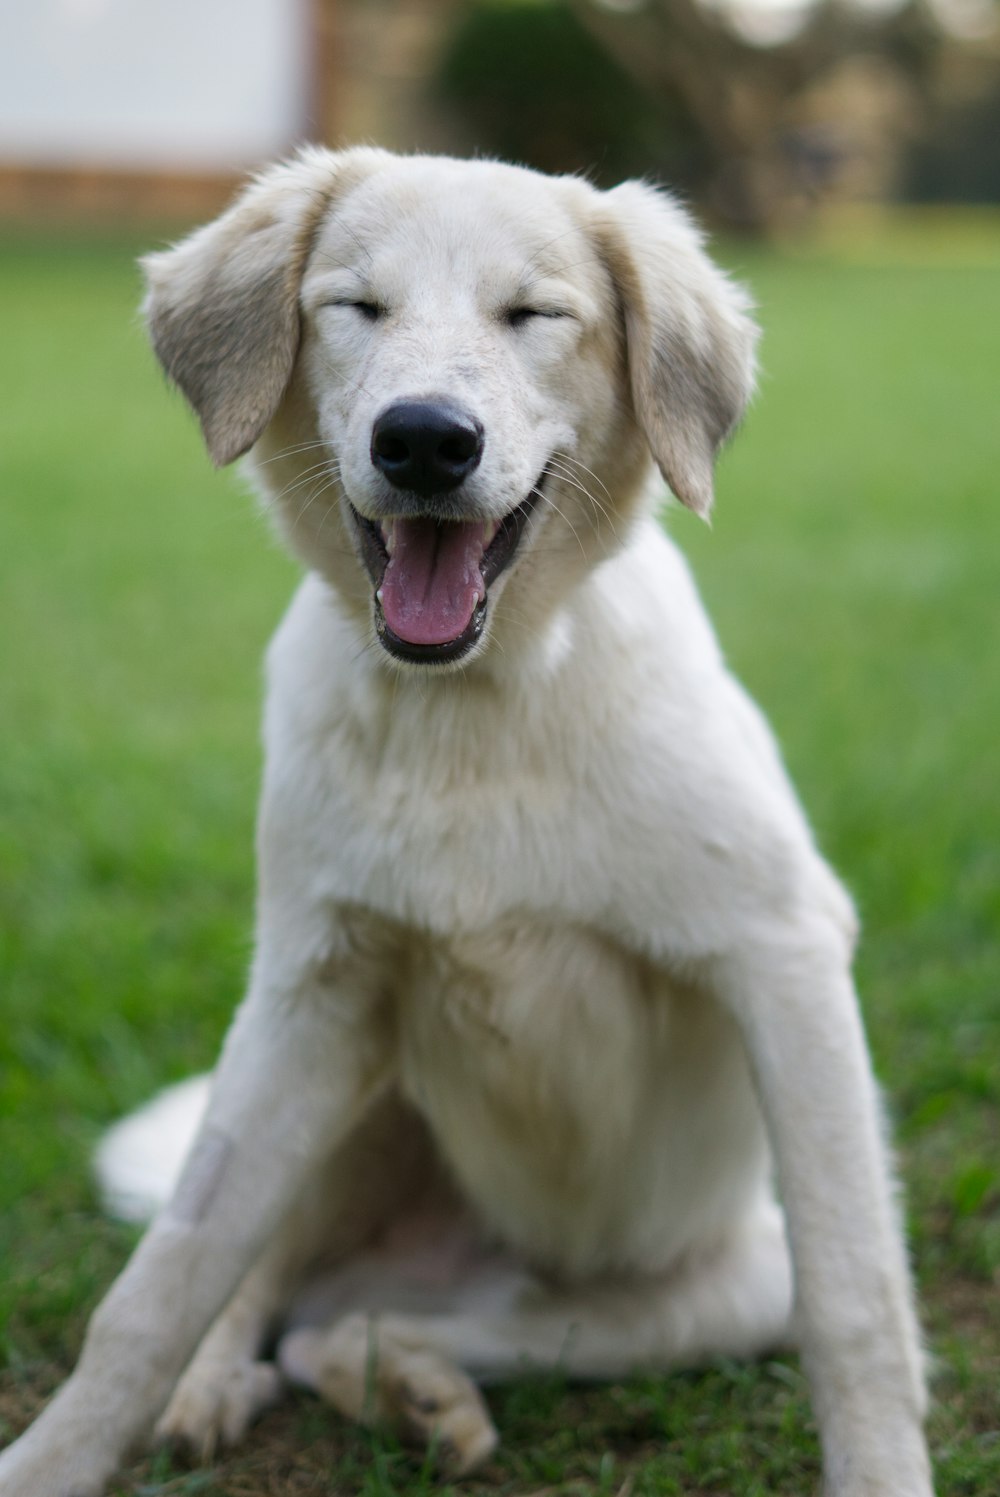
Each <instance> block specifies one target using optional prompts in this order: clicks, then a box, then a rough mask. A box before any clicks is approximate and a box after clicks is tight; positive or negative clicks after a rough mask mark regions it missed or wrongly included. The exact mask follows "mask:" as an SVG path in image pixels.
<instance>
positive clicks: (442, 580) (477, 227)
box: [146, 150, 753, 669]
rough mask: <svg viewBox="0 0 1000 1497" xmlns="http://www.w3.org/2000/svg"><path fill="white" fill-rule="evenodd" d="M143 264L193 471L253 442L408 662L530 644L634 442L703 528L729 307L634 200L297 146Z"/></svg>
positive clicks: (738, 398)
mask: <svg viewBox="0 0 1000 1497" xmlns="http://www.w3.org/2000/svg"><path fill="white" fill-rule="evenodd" d="M146 269H147V274H148V277H149V283H150V295H149V300H148V304H147V310H148V315H149V322H150V327H151V331H152V335H153V340H154V344H155V346H156V348H157V352H158V353H159V355H160V357H161V359H162V360H163V362H164V365H165V367H166V368H167V371H168V373H169V374H170V375H171V376H172V377H173V378H174V379H175V380H176V381H177V383H178V384H179V385H180V386H181V388H182V389H183V390H184V392H185V394H187V396H188V398H189V399H190V400H191V402H192V404H193V405H194V407H195V409H196V410H197V411H198V413H199V415H200V417H201V420H202V424H203V427H204V430H205V434H206V438H207V441H208V444H209V448H210V450H211V452H212V455H213V457H214V458H215V459H216V461H218V462H227V461H230V460H231V459H232V458H233V457H236V456H238V455H239V454H240V453H242V452H244V451H246V450H247V449H248V448H249V447H250V446H252V445H254V444H256V446H255V452H254V456H255V458H256V460H257V467H258V473H259V475H260V477H261V479H262V481H263V484H264V487H265V489H266V491H268V492H269V493H270V495H271V496H272V497H273V499H274V501H275V503H276V505H277V507H278V511H279V517H280V519H281V522H282V526H283V529H284V530H285V533H286V535H287V536H288V538H289V540H290V541H291V543H292V545H293V547H294V548H295V549H296V550H297V551H298V552H299V554H300V555H301V556H302V557H303V559H304V560H305V561H306V563H307V565H309V566H312V567H314V568H316V569H317V570H319V571H320V572H321V573H323V574H324V575H326V576H327V577H328V578H329V579H330V580H331V581H332V582H333V583H334V585H335V586H336V587H337V588H338V590H339V591H340V593H341V594H342V595H343V597H344V598H345V600H346V601H347V603H348V605H349V606H350V607H352V608H353V609H354V611H355V613H356V615H357V616H358V618H359V622H362V626H363V627H364V628H371V629H373V630H374V632H375V635H376V637H377V639H378V640H379V642H380V644H381V645H382V646H383V647H384V649H385V650H386V651H387V652H388V654H389V655H390V656H391V657H393V659H394V660H395V661H396V662H397V663H400V664H402V665H410V666H412V665H419V666H422V667H425V668H426V667H427V666H433V667H435V668H437V669H440V668H441V667H443V666H448V665H454V664H455V663H457V662H459V661H462V662H463V663H468V661H470V660H471V659H473V658H475V656H477V655H479V654H481V653H482V652H483V651H484V650H485V649H486V647H487V645H488V643H489V641H490V639H491V638H492V637H494V636H495V635H496V632H497V629H498V628H500V627H503V628H504V630H505V634H506V638H507V641H509V643H511V644H516V641H517V638H518V636H520V637H522V638H524V637H525V636H532V635H534V633H535V632H536V631H537V629H538V628H539V627H541V626H542V625H543V624H544V621H545V619H546V617H547V616H548V615H549V614H551V612H552V610H553V609H554V608H555V607H557V606H558V604H559V602H560V601H561V600H562V598H563V597H564V596H565V594H566V592H567V590H568V589H569V588H571V587H572V586H573V585H574V583H575V582H576V580H577V579H578V578H579V576H580V574H581V572H582V571H583V570H585V569H586V568H589V567H591V566H593V565H594V564H595V563H596V562H597V561H598V560H600V559H601V558H602V557H603V556H606V555H608V554H609V553H610V552H611V551H612V550H614V549H615V548H616V547H617V546H618V545H619V544H620V543H621V541H622V539H623V538H624V534H625V532H626V530H627V529H628V526H629V524H630V522H631V520H632V518H633V515H634V513H635V511H636V509H637V507H638V504H639V501H640V495H641V493H642V489H643V479H644V477H645V473H646V469H647V467H648V464H649V455H650V452H652V455H653V456H654V457H655V459H656V461H657V462H658V463H659V465H660V467H661V469H662V471H663V472H664V474H665V476H666V477H667V479H668V481H669V482H670V484H671V486H672V488H673V489H674V492H675V493H676V494H677V495H678V497H680V498H681V499H682V500H684V501H685V502H686V503H688V504H689V505H691V506H692V507H693V508H695V509H697V510H699V511H701V512H703V513H704V512H706V511H707V509H708V507H709V504H710V502H711V473H712V462H713V458H714V455H715V452H716V450H717V448H718V446H719V444H720V443H721V442H722V441H723V440H724V438H725V436H726V435H727V434H728V432H729V431H730V429H731V428H732V426H733V425H734V424H735V422H736V420H737V419H738V417H739V415H740V413H741V411H742V408H743V405H744V403H745V401H746V398H747V395H748V392H749V387H750V381H751V378H752V362H753V330H752V326H751V324H750V323H749V321H748V320H747V318H746V315H745V307H744V302H743V299H742V296H741V294H740V293H739V292H738V291H737V290H736V288H734V287H733V286H732V285H731V284H730V283H729V282H728V281H727V280H726V279H725V278H724V277H723V276H722V275H720V273H719V272H718V271H717V270H715V268H714V267H713V266H712V265H711V263H710V262H709V261H708V260H707V258H706V257H705V255H704V254H703V252H702V250H701V247H700V242H699V239H698V236H697V234H696V232H695V231H694V230H693V228H692V226H691V225H690V223H689V221H688V220H687V219H686V217H685V216H684V214H683V213H682V212H681V210H680V209H679V208H678V207H677V206H676V205H675V204H674V203H673V202H672V201H671V200H670V199H668V198H665V197H663V196H662V195H660V194H657V193H655V192H653V191H652V190H651V189H649V188H646V187H643V186H640V185H638V184H625V186H623V187H621V188H618V189H616V190H615V191H614V192H611V193H600V192H597V191H596V190H594V189H593V188H591V187H590V186H589V185H588V184H586V183H584V182H581V181H580V180H578V179H575V178H548V177H543V176H540V175H539V174H537V173H534V172H529V171H526V170H523V169H520V168H516V167H509V166H501V165H498V164H496V163H490V162H459V161H453V160H449V159H446V158H434V157H410V158H402V157H394V156H391V155H389V154H387V153H384V152H379V151H367V150H360V151H351V152H344V153H340V154H333V153H328V152H315V151H314V152H309V153H307V154H304V155H303V156H301V157H300V158H299V159H298V160H297V161H296V162H294V163H292V164H290V165H288V166H284V167H278V168H275V169H274V170H273V171H272V172H270V173H269V174H267V175H266V176H265V177H264V178H262V179H261V180H260V182H258V183H257V184H256V185H255V186H253V187H252V188H250V189H249V191H248V192H247V193H246V194H245V195H244V197H243V198H242V199H241V200H240V201H239V202H238V203H237V204H236V206H235V207H234V208H233V209H231V210H230V211H229V213H228V214H226V215H224V217H223V218H222V219H220V220H219V221H218V222H217V223H216V224H213V225H210V226H209V227H208V228H207V229H203V230H201V231H199V233H197V234H195V235H193V236H192V237H191V238H190V239H189V240H187V241H186V242H185V243H184V244H182V245H180V246H179V247H178V248H176V249H174V250H171V251H168V252H167V253H166V254H164V255H158V256H153V257H150V259H149V260H148V261H147V262H146ZM505 593H507V594H508V595H509V596H508V597H507V599H506V600H505V601H503V602H502V601H501V600H502V598H503V595H504V594H505ZM498 620H499V623H498V622H497V621H498Z"/></svg>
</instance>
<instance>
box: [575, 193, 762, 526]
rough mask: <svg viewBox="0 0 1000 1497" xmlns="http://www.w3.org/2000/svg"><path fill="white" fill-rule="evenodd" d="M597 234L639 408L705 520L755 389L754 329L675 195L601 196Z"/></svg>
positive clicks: (674, 479)
mask: <svg viewBox="0 0 1000 1497" xmlns="http://www.w3.org/2000/svg"><path fill="white" fill-rule="evenodd" d="M598 212H599V222H598V235H599V239H600V243H601V248H602V252H603V254H604V257H605V261H606V263H607V265H608V268H609V270H610V271H611V275H612V278H613V280H614V282H615V286H616V287H617V290H618V294H619V297H620V299H621V303H622V307H623V309H624V316H625V336H626V344H627V351H628V363H629V379H630V383H631V389H632V402H633V405H634V408H635V414H636V417H637V419H638V421H639V424H640V426H641V427H642V429H643V431H644V432H645V434H646V438H647V440H648V442H649V445H650V448H651V450H652V453H653V456H654V458H655V459H656V462H657V464H658V465H659V468H660V471H661V473H662V474H663V476H664V478H665V479H666V480H667V483H668V484H669V485H670V487H671V489H672V490H673V492H674V493H675V494H676V495H677V498H678V499H680V500H682V501H683V502H684V503H685V504H686V505H687V506H688V507H689V509H693V510H694V511H695V512H696V513H697V514H699V515H701V516H702V517H707V515H708V513H709V511H710V510H711V507H712V498H713V491H712V476H713V469H714V462H715V456H716V453H717V452H718V450H719V448H720V446H721V445H722V443H723V442H724V441H725V439H726V437H728V436H729V434H730V432H731V431H732V430H733V428H734V427H735V426H736V424H737V422H738V421H739V419H740V417H741V416H742V414H743V411H744V408H745V406H746V403H747V401H748V400H749V398H750V394H751V391H752V389H753V379H754V368H755V364H754V348H755V345H756V341H757V328H756V325H755V324H754V323H753V321H752V320H751V318H750V317H749V315H748V312H749V308H750V300H749V297H748V296H747V294H746V293H745V292H744V291H743V289H742V288H741V287H739V286H737V285H735V284H734V283H733V282H732V281H730V280H729V279H728V278H727V277H726V276H725V275H724V274H723V273H722V271H721V270H719V269H718V267H717V266H715V265H714V264H713V263H712V261H711V260H710V259H709V258H708V256H707V255H706V253H705V251H704V249H703V248H702V236H701V234H700V233H699V231H698V230H697V229H696V228H695V226H694V224H693V223H692V221H691V219H690V218H689V217H688V215H687V214H686V213H685V211H684V209H683V208H681V206H680V205H679V204H678V203H677V202H675V200H674V199H673V198H671V197H670V196H668V195H667V194H666V193H664V192H659V191H657V190H656V189H654V188H652V187H648V186H646V185H645V184H644V183H642V182H625V183H623V184H622V185H621V186H620V187H616V188H613V189H612V191H611V192H606V193H602V194H601V196H600V208H599V210H598Z"/></svg>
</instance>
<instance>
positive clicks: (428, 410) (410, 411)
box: [371, 400, 484, 494]
mask: <svg viewBox="0 0 1000 1497" xmlns="http://www.w3.org/2000/svg"><path fill="white" fill-rule="evenodd" d="M483 441H484V437H483V428H482V426H481V425H480V423H479V422H478V421H477V420H476V418H475V416H473V415H471V414H470V412H468V411H465V410H463V409H462V408H461V406H457V405H454V404H452V403H451V402H450V401H429V400H400V401H397V402H396V403H395V405H391V406H389V407H388V408H387V409H386V410H384V411H383V412H382V414H381V415H380V416H379V417H378V419H377V420H376V422H375V425H374V426H373V428H372V441H371V460H372V463H373V464H374V465H375V467H376V468H378V469H379V470H380V471H381V472H382V473H383V474H384V475H385V477H386V478H387V479H388V480H389V482H390V483H391V484H393V485H394V486H395V487H396V488H399V489H408V490H410V491H411V492H413V493H417V494H441V493H446V492H447V491H448V490H449V489H454V488H457V487H458V485H459V484H460V483H462V482H463V481H464V479H466V478H467V477H468V476H469V474H470V473H472V472H473V471H474V470H475V469H476V468H477V467H478V465H479V460H480V458H481V457H482V455H483Z"/></svg>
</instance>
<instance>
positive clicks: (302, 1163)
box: [0, 943, 384, 1497]
mask: <svg viewBox="0 0 1000 1497" xmlns="http://www.w3.org/2000/svg"><path fill="white" fill-rule="evenodd" d="M383 1066H384V1056H383V1054H382V1046H381V1043H380V1041H379V1039H378V1034H377V1031H376V1026H375V1023H374V1020H373V1016H372V1015H371V1014H370V1012H369V1011H368V1010H367V1008H366V1005H365V1004H364V1003H363V1002H361V1001H360V1000H359V998H358V996H357V994H355V993H353V992H351V991H350V989H349V987H347V986H346V985H345V984H344V983H343V982H338V983H337V984H335V985H334V986H333V987H331V986H330V984H329V983H328V982H324V981H321V980H320V977H319V976H318V975H310V974H307V973H305V972H302V971H300V972H299V974H298V979H297V980H296V981H289V974H288V973H287V971H282V972H279V971H278V970H277V964H276V963H274V962H272V961H270V960H269V956H268V952H267V949H266V943H265V947H264V948H263V949H262V951H261V953H260V955H259V957H258V961H257V966H256V972H255V977H254V981H253V983H252V985H251V990H250V993H249V995H248V997H247V999H246V1000H245V1002H244V1004H243V1006H242V1007H241V1009H240V1011H239V1013H238V1014H237V1017H236V1020H235V1022H234V1024H233V1027H232V1029H231V1030H230V1033H229V1036H228V1039H227V1041H226V1045H225V1047H224V1050H223V1055H222V1059H221V1061H220V1064H219V1067H218V1070H217V1073H216V1079H215V1083H214V1087H213V1093H212V1100H211V1104H210V1106H209V1110H208V1114H207V1117H206V1119H205V1122H204V1125H203V1126H202V1129H201V1131H200V1133H199V1135H198V1137H197V1139H196V1140H195V1143H194V1145H193V1147H192V1150H191V1154H190V1156H189V1159H188V1163H187V1165H186V1166H185V1169H184V1171H183V1174H182V1176H181V1179H180V1182H179V1184H178V1187H177V1190H176V1192H175V1195H174V1197H173V1200H172V1201H171V1203H170V1204H169V1205H168V1206H167V1207H166V1208H165V1209H164V1211H163V1212H162V1214H161V1215H160V1217H159V1218H158V1219H157V1220H156V1222H154V1224H153V1226H152V1227H151V1228H150V1230H149V1231H148V1232H147V1234H146V1236H145V1237H144V1238H143V1240H142V1242H141V1243H140V1244H139V1246H138V1248H137V1249H136V1251H135V1253H134V1254H133V1256H132V1258H131V1260H130V1261H129V1263H128V1264H127V1266H126V1268H125V1269H124V1271H123V1272H122V1274H121V1275H120V1277H119V1278H118V1279H117V1280H116V1282H115V1283H114V1284H113V1285H112V1287H111V1289H110V1291H109V1292H108V1294H107V1296H106V1298H105V1299H104V1301H103V1302H102V1304H101V1305H100V1306H99V1307H98V1309H97V1310H96V1312H95V1313H94V1315H93V1317H92V1319H91V1322H90V1326H89V1328H88V1330H87V1335H86V1339H85V1342H84V1347H83V1352H82V1355H81V1357H80V1361H79V1363H78V1365H77V1368H76V1371H75V1372H74V1373H73V1375H72V1377H71V1378H70V1379H69V1381H68V1382H67V1383H66V1384H65V1385H64V1387H63V1388H62V1389H61V1390H60V1392H59V1393H58V1394H57V1395H56V1396H55V1398H54V1399H53V1400H52V1402H51V1403H50V1404H49V1406H48V1407H47V1408H46V1409H45V1411H44V1412H43V1413H42V1415H41V1416H40V1418H39V1419H38V1420H37V1421H36V1422H35V1424H34V1425H33V1426H32V1427H31V1429H29V1430H28V1431H27V1433H26V1434H25V1435H23V1436H22V1438H21V1439H20V1440H18V1441H17V1442H16V1443H15V1444H14V1445H13V1446H11V1448H10V1449H9V1450H7V1451H6V1452H4V1454H3V1455H2V1456H0V1494H2V1497H91V1494H96V1493H98V1492H100V1491H101V1490H102V1489H103V1488H104V1486H105V1484H106V1483H107V1481H108V1480H109V1478H110V1477H111V1476H112V1474H113V1473H114V1471H115V1469H116V1468H117V1467H118V1466H119V1464H120V1463H121V1461H122V1459H123V1458H124V1456H125V1455H126V1453H127V1452H128V1450H129V1449H130V1448H131V1447H133V1446H135V1445H136V1444H137V1443H138V1442H139V1441H141V1440H143V1439H144V1438H145V1437H146V1436H147V1435H148V1433H149V1431H150V1430H151V1428H152V1425H153V1422H154V1420H155V1419H156V1417H157V1415H158V1414H159V1413H160V1412H161V1411H162V1409H163V1407H164V1405H165V1404H166V1402H167V1399H168V1398H169V1396H170V1393H171V1391H172V1389H173V1387H174V1384H175V1382H176V1380H177V1378H178V1377H179V1375H180V1373H181V1371H182V1370H183V1368H184V1366H185V1364H186V1363H187V1361H188V1360H189V1358H190V1357H191V1355H192V1353H193V1352H194V1350H195V1347H196V1346H197V1344H198V1342H199V1340H200V1339H201V1337H202V1335H203V1334H204V1332H205V1330H206V1328H207V1326H208V1325H209V1323H210V1322H211V1321H212V1319H213V1318H214V1317H215V1316H216V1315H217V1314H218V1312H219V1311H220V1309H221V1308H222V1306H223V1305H224V1304H225V1302H226V1301H227V1299H228V1298H229V1296H230V1295H231V1294H232V1292H233V1290H234V1289H235V1287H236V1285H237V1284H238V1283H239V1281H240V1280H241V1278H242V1277H243V1275H244V1274H245V1273H246V1272H247V1270H248V1268H249V1267H250V1265H251V1263H252V1262H253V1261H254V1260H255V1259H256V1258H257V1256H258V1255H259V1253H260V1252H261V1250H262V1248H263V1247H264V1245H265V1243H266V1242H267V1241H268V1238H269V1237H270V1235H271V1233H272V1232H273V1230H274V1229H275V1227H276V1225H277V1223H278V1222H279V1221H280V1219H281V1218H282V1216H283V1215H284V1214H285V1213H286V1212H287V1211H288V1209H289V1207H290V1205H291V1203H292V1201H293V1198H294V1197H295V1195H296V1194H297V1193H298V1191H299V1190H300V1188H301V1186H302V1184H303V1181H304V1180H305V1178H306V1176H307V1173H308V1172H309V1171H310V1169H312V1168H313V1167H315V1166H316V1165H317V1164H318V1162H319V1161H320V1160H321V1159H323V1158H324V1157H325V1156H326V1155H328V1153H329V1151H330V1150H331V1148H332V1147H334V1146H335V1145H336V1143H337V1141H338V1139H339V1138H340V1137H342V1136H343V1135H344V1134H345V1133H346V1132H347V1130H348V1129H349V1128H350V1127H351V1126H352V1125H353V1123H354V1121H355V1120H356V1118H357V1117H358V1115H359V1113H360V1111H361V1110H362V1109H363V1108H364V1106H365V1105H366V1103H367V1101H368V1099H369V1098H370V1096H371V1095H372V1094H373V1093H374V1091H375V1090H377V1088H378V1086H379V1084H380V1081H381V1073H382V1069H383Z"/></svg>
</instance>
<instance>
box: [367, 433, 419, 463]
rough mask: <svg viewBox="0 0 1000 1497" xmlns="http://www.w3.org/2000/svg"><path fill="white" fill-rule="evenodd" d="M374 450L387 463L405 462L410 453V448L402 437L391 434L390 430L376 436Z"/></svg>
mask: <svg viewBox="0 0 1000 1497" xmlns="http://www.w3.org/2000/svg"><path fill="white" fill-rule="evenodd" d="M372 450H373V451H374V452H375V453H377V454H378V456H379V457H381V458H383V459H384V460H385V461H386V462H387V463H405V462H406V459H407V458H408V457H409V455H410V449H409V448H408V447H407V445H406V443H405V442H404V441H403V439H402V437H393V436H390V435H389V433H388V432H382V433H380V434H379V436H377V437H376V438H375V441H374V443H373V445H372Z"/></svg>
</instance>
